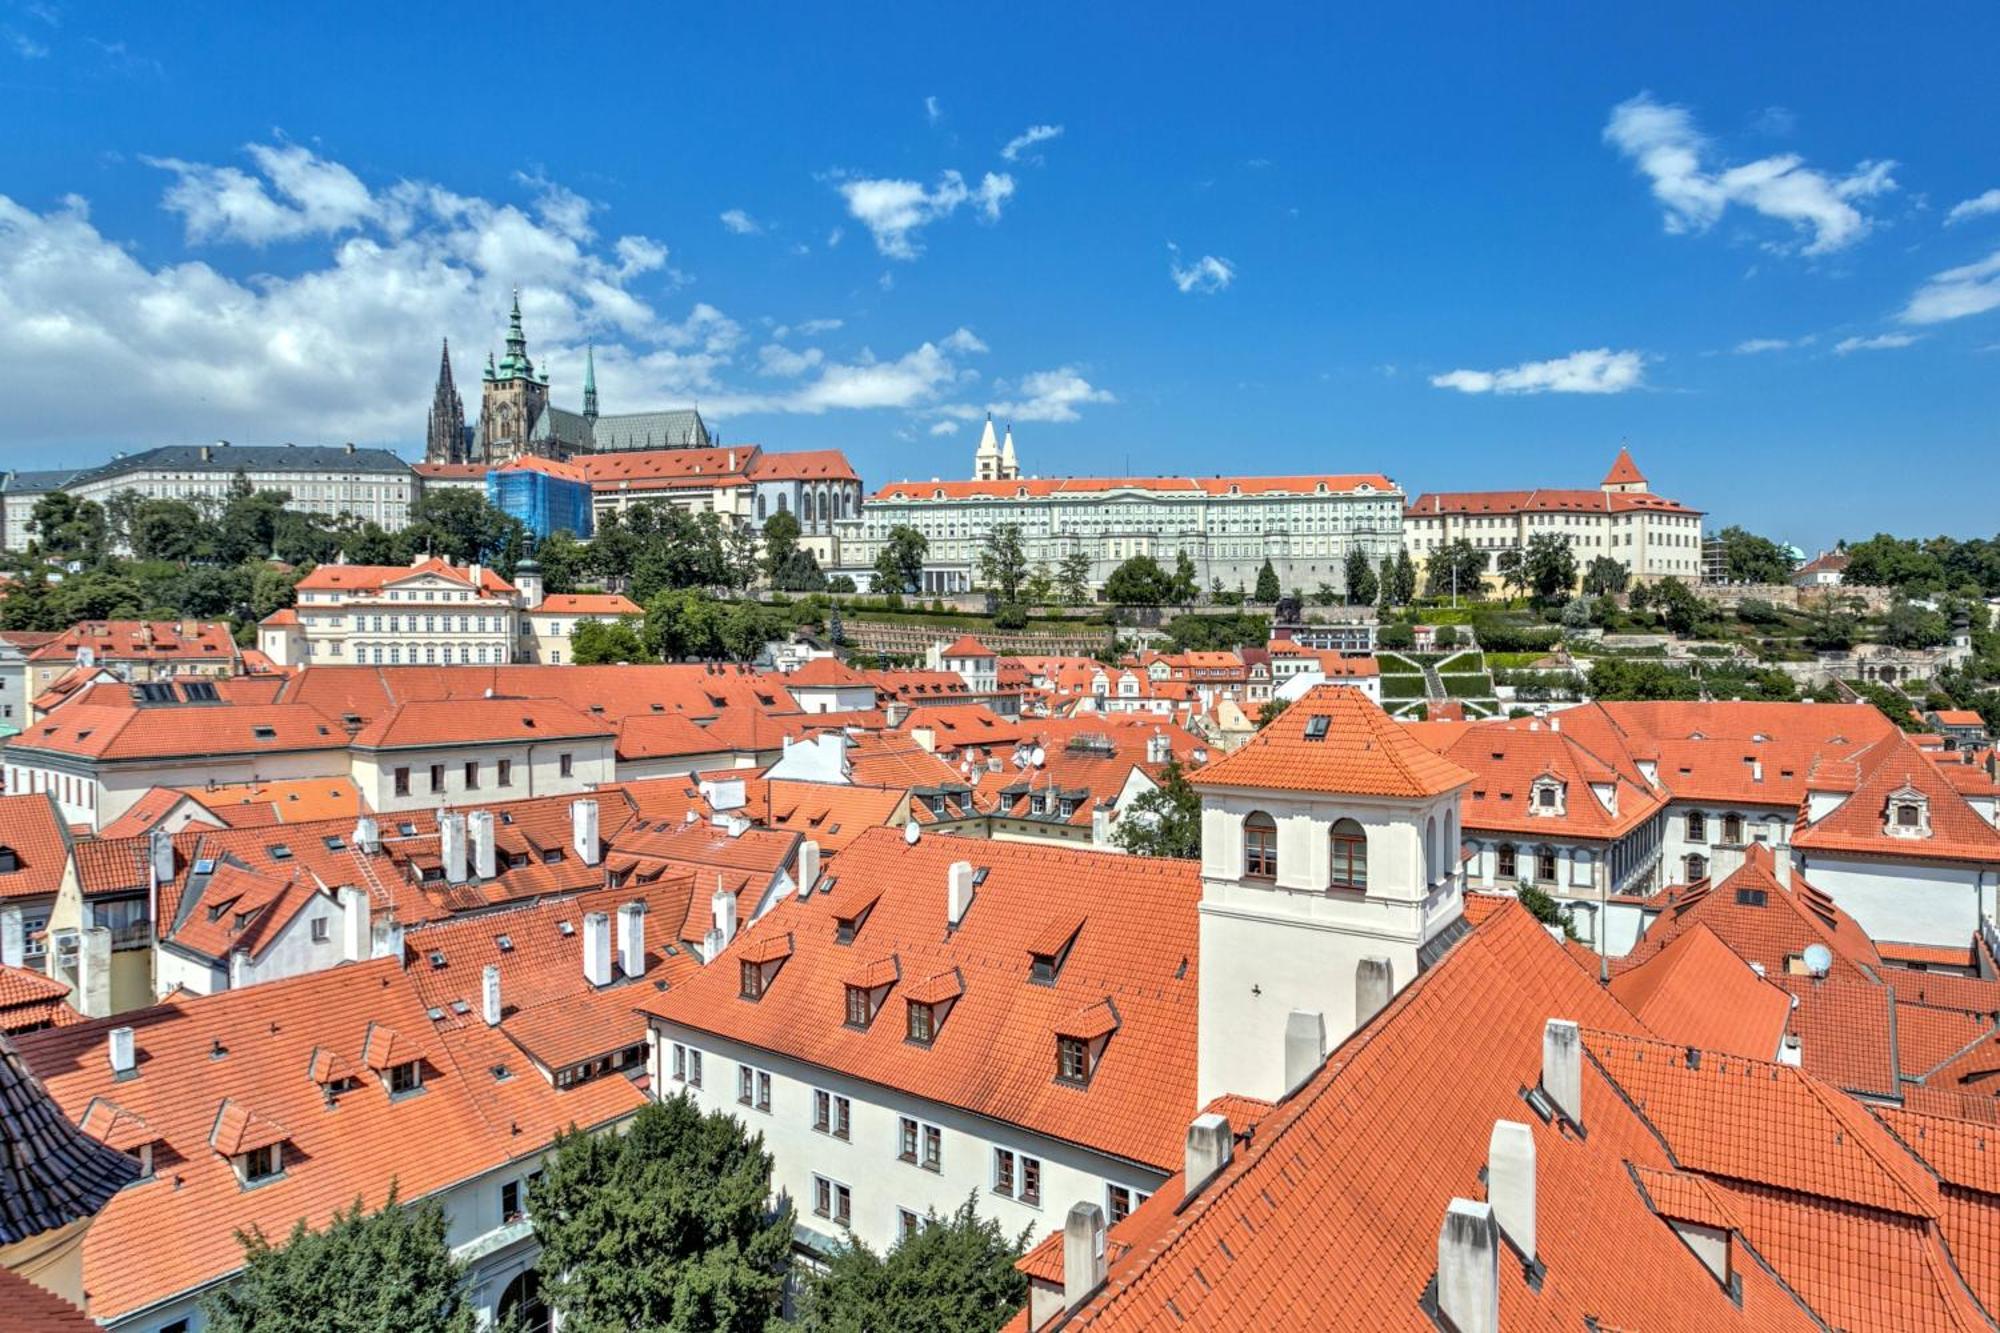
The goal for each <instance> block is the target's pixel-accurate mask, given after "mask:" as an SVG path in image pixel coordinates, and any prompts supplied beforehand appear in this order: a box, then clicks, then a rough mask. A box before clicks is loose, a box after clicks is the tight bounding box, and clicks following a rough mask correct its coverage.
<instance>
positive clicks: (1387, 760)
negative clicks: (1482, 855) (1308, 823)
mask: <svg viewBox="0 0 2000 1333" xmlns="http://www.w3.org/2000/svg"><path fill="white" fill-rule="evenodd" d="M1309 727H1310V728H1311V729H1313V730H1315V731H1318V732H1319V733H1320V737H1319V738H1318V739H1311V738H1309V737H1308V728H1309ZM1189 780H1190V781H1191V782H1193V783H1194V784H1195V785H1196V786H1202V787H1249V788H1259V787H1263V788H1272V789H1276V790H1280V791H1323V792H1349V793H1353V794H1356V795H1371V796H1413V797H1414V796H1439V795H1442V794H1444V793H1445V792H1448V791H1453V790H1456V789H1457V788H1460V787H1463V786H1465V785H1466V784H1468V783H1470V782H1471V781H1472V780H1473V775H1472V774H1471V773H1468V772H1467V771H1466V770H1465V769H1463V768H1461V767H1460V766H1458V765H1457V764H1455V763H1452V762H1451V761H1450V760H1449V759H1445V758H1443V757H1441V756H1439V755H1437V754H1435V753H1433V752H1432V751H1431V750H1430V749H1428V748H1427V747H1425V746H1424V745H1423V744H1422V742H1420V741H1418V740H1417V739H1416V738H1415V737H1413V736H1411V735H1410V734H1409V733H1408V732H1407V731H1406V730H1405V729H1404V728H1403V727H1402V726H1400V725H1399V724H1397V723H1396V722H1394V721H1391V720H1390V718H1389V715H1388V714H1387V713H1384V712H1383V711H1382V710H1381V709H1380V708H1378V707H1377V706H1376V705H1374V704H1373V703H1371V702H1369V700H1368V699H1367V697H1366V696H1364V695H1363V694H1361V693H1360V692H1359V691H1357V690H1351V689H1348V688H1346V687H1344V686H1339V685H1319V686H1315V687H1314V688H1313V689H1311V690H1309V691H1308V692H1307V693H1306V694H1305V695H1304V696H1303V697H1301V698H1300V699H1299V701H1298V702H1297V703H1294V704H1293V705H1292V706H1291V707H1290V708H1287V709H1286V710H1285V711H1284V712H1283V713H1281V714H1280V715H1279V716H1278V718H1277V720H1276V721H1274V722H1272V723H1271V724H1270V725H1268V726H1266V727H1264V728H1262V729H1261V730H1259V731H1258V732H1257V733H1256V734H1255V735H1254V736H1252V737H1251V738H1250V740H1249V741H1248V742H1247V743H1245V744H1244V745H1243V747H1242V748H1241V749H1238V750H1236V751H1234V752H1233V753H1230V754H1227V755H1224V756H1222V757H1221V758H1220V759H1215V760H1211V761H1210V762H1209V763H1208V764H1206V765H1205V766H1203V767H1202V768H1200V769H1197V770H1196V771H1195V772H1194V774H1193V775H1192V776H1191V777H1190V779H1189Z"/></svg>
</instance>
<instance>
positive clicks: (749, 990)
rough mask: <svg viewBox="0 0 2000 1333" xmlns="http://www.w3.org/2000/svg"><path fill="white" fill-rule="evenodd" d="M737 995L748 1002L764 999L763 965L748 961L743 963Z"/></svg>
mask: <svg viewBox="0 0 2000 1333" xmlns="http://www.w3.org/2000/svg"><path fill="white" fill-rule="evenodd" d="M737 994H739V995H741V996H742V997H743V998H744V999H746V1000H761V999H763V998H764V969H763V966H762V965H761V964H758V963H753V962H750V961H748V960H747V959H746V960H745V961H744V962H743V964H742V970H741V980H740V982H739V984H738V989H737Z"/></svg>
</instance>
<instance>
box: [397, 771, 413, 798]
mask: <svg viewBox="0 0 2000 1333" xmlns="http://www.w3.org/2000/svg"><path fill="white" fill-rule="evenodd" d="M409 794H410V770H409V769H407V768H399V769H397V770H396V795H398V796H408V795H409Z"/></svg>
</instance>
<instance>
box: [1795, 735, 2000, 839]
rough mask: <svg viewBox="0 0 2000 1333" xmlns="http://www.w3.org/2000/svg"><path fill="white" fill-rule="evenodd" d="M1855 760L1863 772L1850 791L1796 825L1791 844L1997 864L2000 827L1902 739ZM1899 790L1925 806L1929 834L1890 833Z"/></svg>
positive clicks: (1899, 793)
mask: <svg viewBox="0 0 2000 1333" xmlns="http://www.w3.org/2000/svg"><path fill="white" fill-rule="evenodd" d="M1860 762H1861V765H1862V776H1861V781H1860V783H1859V785H1858V786H1856V787H1855V789H1854V794H1853V795H1852V796H1849V797H1848V798H1847V799H1846V800H1845V801H1842V802H1841V803H1840V805H1839V806H1838V807H1836V808H1835V809H1834V810H1833V811H1831V812H1830V813H1828V814H1826V815H1824V816H1822V817H1821V818H1819V819H1817V820H1814V821H1813V822H1811V823H1809V824H1806V825H1804V827H1802V828H1800V829H1799V831H1798V832H1797V833H1796V834H1794V835H1793V837H1792V842H1793V843H1794V845H1796V846H1799V847H1805V848H1808V849H1812V850H1816V851H1833V852H1863V853H1875V854H1878V855H1889V856H1914V857H1927V858H1938V859H1948V860H1963V861H1981V862H1988V863H1995V862H2000V829H1996V828H1995V827H1994V826H1993V825H1992V824H1990V823H1988V822H1987V821H1986V820H1985V819H1984V818H1982V817H1981V816H1980V814H1979V812H1978V811H1976V810H1974V809H1973V808H1972V806H1971V805H1970V804H1968V803H1967V801H1966V799H1965V798H1964V797H1963V796H1961V795H1960V794H1959V792H1958V789H1957V788H1956V787H1954V786H1953V785H1952V784H1951V783H1950V782H1948V781H1947V780H1946V779H1945V778H1944V776H1943V775H1942V774H1940V773H1939V772H1938V770H1937V767H1936V765H1934V764H1932V763H1930V762H1929V761H1928V760H1926V759H1924V758H1923V757H1922V756H1921V755H1920V754H1917V753H1916V752H1915V751H1914V750H1912V749H1910V748H1909V746H1908V745H1907V744H1906V743H1905V744H1898V745H1885V746H1882V747H1879V748H1877V749H1875V750H1873V751H1871V752H1870V753H1869V754H1867V755H1865V756H1862V757H1861V759H1860ZM1904 793H1914V794H1916V795H1918V796H1921V797H1922V798H1923V800H1924V802H1925V804H1926V806H1927V807H1928V811H1929V815H1928V818H1929V825H1930V835H1929V836H1928V837H1921V838H1905V837H1897V836H1894V835H1892V834H1891V833H1889V831H1888V828H1887V824H1888V812H1889V801H1890V798H1891V797H1892V796H1897V795H1901V794H1904Z"/></svg>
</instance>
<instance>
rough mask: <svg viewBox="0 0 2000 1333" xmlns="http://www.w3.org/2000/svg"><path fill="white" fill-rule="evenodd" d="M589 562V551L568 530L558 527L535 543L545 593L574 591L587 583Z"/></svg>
mask: <svg viewBox="0 0 2000 1333" xmlns="http://www.w3.org/2000/svg"><path fill="white" fill-rule="evenodd" d="M590 562H591V552H590V548H589V547H588V546H586V545H585V544H584V543H582V542H580V541H578V540H577V539H576V534H575V533H573V532H571V531H570V530H569V529H568V528H557V529H556V530H555V531H554V532H551V533H550V534H549V535H548V536H546V537H544V538H542V540H541V541H539V542H537V543H536V544H535V563H536V564H538V565H540V566H541V567H542V591H544V592H575V591H576V590H577V588H578V587H579V586H580V585H582V584H583V583H584V581H585V577H584V576H585V574H586V573H587V572H588V570H589V569H590Z"/></svg>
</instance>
